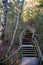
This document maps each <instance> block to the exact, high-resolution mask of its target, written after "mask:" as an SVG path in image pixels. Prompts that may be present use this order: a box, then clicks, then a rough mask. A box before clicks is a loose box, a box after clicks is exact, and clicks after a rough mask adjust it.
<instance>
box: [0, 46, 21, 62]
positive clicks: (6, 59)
mask: <svg viewBox="0 0 43 65" xmlns="http://www.w3.org/2000/svg"><path fill="white" fill-rule="evenodd" d="M20 49H21V47H20V48H18V49H17V50H16V51H15V52H14V53H12V54H11V55H10V56H9V57H8V58H7V59H5V60H3V61H2V62H0V63H4V62H6V61H8V60H9V59H10V58H11V57H13V56H14V55H15V54H16V53H17V52H19V51H20Z"/></svg>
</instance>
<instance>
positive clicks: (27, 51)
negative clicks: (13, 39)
mask: <svg viewBox="0 0 43 65" xmlns="http://www.w3.org/2000/svg"><path fill="white" fill-rule="evenodd" d="M22 56H23V57H38V53H37V50H36V47H35V45H34V43H33V41H32V33H29V31H27V32H26V33H25V36H24V38H23V39H22Z"/></svg>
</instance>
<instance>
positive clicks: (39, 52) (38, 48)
mask: <svg viewBox="0 0 43 65" xmlns="http://www.w3.org/2000/svg"><path fill="white" fill-rule="evenodd" d="M33 42H34V44H35V46H36V49H37V51H38V55H39V57H40V59H41V60H42V61H43V55H42V52H41V49H40V46H39V43H38V41H37V40H36V38H35V37H33Z"/></svg>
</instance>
